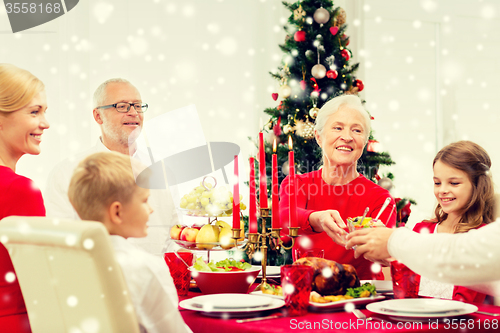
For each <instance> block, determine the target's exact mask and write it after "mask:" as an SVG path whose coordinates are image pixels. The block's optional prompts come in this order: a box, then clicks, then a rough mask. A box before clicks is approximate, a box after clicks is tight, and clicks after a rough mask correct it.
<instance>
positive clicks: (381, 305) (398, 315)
mask: <svg viewBox="0 0 500 333" xmlns="http://www.w3.org/2000/svg"><path fill="white" fill-rule="evenodd" d="M405 300H407V301H410V302H412V301H413V302H414V303H415V304H417V303H420V301H422V300H427V301H428V300H431V301H432V300H436V301H442V300H438V299H432V298H429V299H422V298H415V299H410V298H409V299H405ZM396 301H400V300H398V299H391V300H387V301H383V302H377V303H371V304H368V305H367V306H366V308H367V309H368V310H369V311H371V312H374V313H378V314H382V315H386V316H389V317H391V318H394V319H396V320H410V321H411V320H418V319H423V320H427V319H428V318H446V317H456V316H462V315H466V314H469V313H473V312H476V311H477V306H475V305H472V304H468V303H462V302H458V301H452V302H457V303H460V304H461V308H459V309H456V310H449V311H446V312H443V311H442V310H441V309H439V310H438V311H437V312H432V311H429V312H414V313H412V312H400V311H394V310H389V309H388V308H387V307H388V306H391V307H392V306H393V304H396V303H397V302H396ZM416 306H417V305H416Z"/></svg>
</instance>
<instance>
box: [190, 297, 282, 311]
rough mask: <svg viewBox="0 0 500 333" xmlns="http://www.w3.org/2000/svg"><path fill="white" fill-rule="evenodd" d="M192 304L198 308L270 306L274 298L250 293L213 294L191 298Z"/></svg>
mask: <svg viewBox="0 0 500 333" xmlns="http://www.w3.org/2000/svg"><path fill="white" fill-rule="evenodd" d="M191 301H192V304H193V305H194V306H196V307H198V306H199V307H198V308H202V309H203V308H213V309H226V310H227V309H242V308H257V307H263V306H269V304H271V302H272V300H271V299H268V298H265V297H255V296H254V295H248V294H212V295H203V296H197V297H193V298H191Z"/></svg>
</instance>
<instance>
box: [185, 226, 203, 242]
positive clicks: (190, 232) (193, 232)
mask: <svg viewBox="0 0 500 333" xmlns="http://www.w3.org/2000/svg"><path fill="white" fill-rule="evenodd" d="M199 231H200V230H198V229H196V228H189V227H186V228H184V229H182V232H181V240H182V241H186V242H193V243H194V242H196V236H197V235H198V232H199Z"/></svg>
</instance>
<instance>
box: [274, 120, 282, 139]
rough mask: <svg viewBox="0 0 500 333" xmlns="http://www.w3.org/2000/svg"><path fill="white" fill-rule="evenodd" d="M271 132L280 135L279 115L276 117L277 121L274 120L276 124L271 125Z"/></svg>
mask: <svg viewBox="0 0 500 333" xmlns="http://www.w3.org/2000/svg"><path fill="white" fill-rule="evenodd" d="M273 132H274V135H276V136H280V135H281V117H278V121H277V122H276V125H274V127H273Z"/></svg>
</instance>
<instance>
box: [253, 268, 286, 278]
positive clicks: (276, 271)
mask: <svg viewBox="0 0 500 333" xmlns="http://www.w3.org/2000/svg"><path fill="white" fill-rule="evenodd" d="M252 267H259V268H262V266H252ZM280 276H281V266H266V277H280ZM257 277H258V278H261V277H262V271H261V272H260V273H259V275H257Z"/></svg>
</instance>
